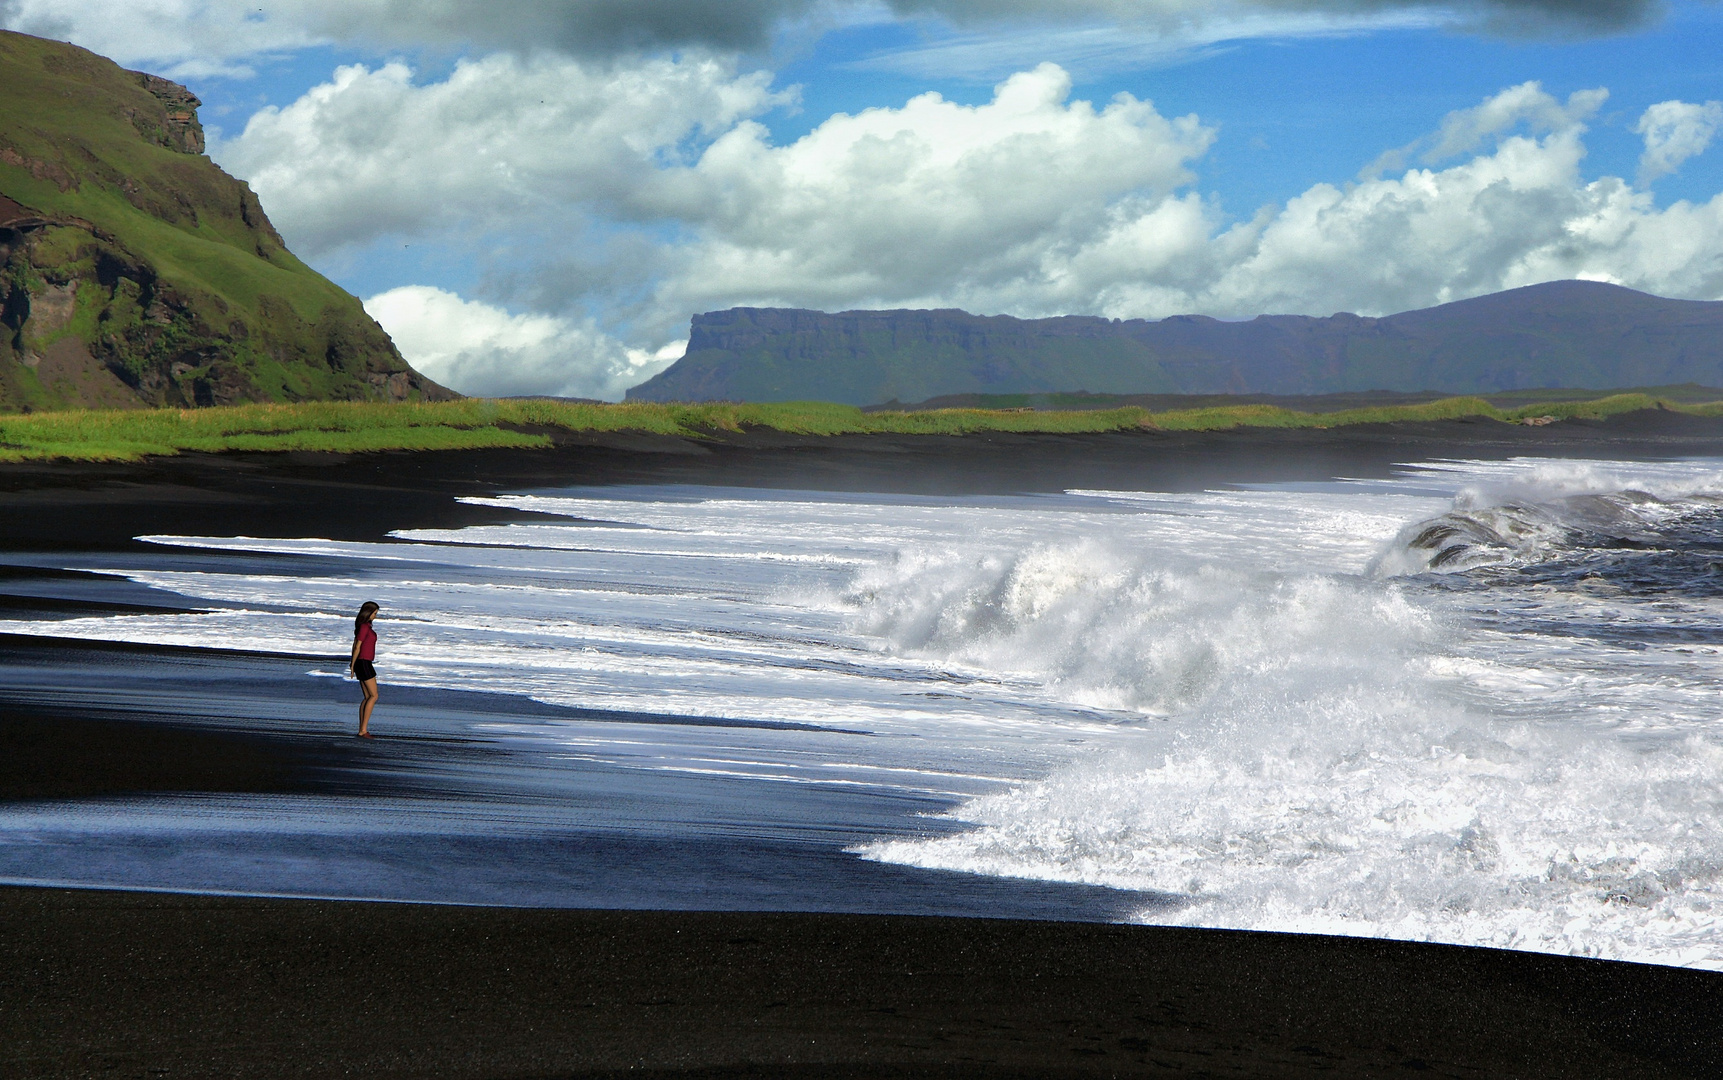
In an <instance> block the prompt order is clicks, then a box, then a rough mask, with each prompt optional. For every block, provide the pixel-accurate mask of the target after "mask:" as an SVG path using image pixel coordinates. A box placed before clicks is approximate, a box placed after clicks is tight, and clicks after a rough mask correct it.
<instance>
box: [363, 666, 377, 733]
mask: <svg viewBox="0 0 1723 1080" xmlns="http://www.w3.org/2000/svg"><path fill="white" fill-rule="evenodd" d="M359 689H360V690H362V691H364V693H365V696H364V697H363V698H360V699H359V734H360V735H362V736H364V737H365V738H367V739H369V738H370V737H371V733H370V732H369V731H367V730H366V729H367V728H369V727H370V726H371V709H372V708H373V707H375V706H376V704H377V680H376V679H366V680H365V681H364V682H362V683H360V684H359Z"/></svg>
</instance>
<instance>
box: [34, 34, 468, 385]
mask: <svg viewBox="0 0 1723 1080" xmlns="http://www.w3.org/2000/svg"><path fill="white" fill-rule="evenodd" d="M200 104H201V103H200V102H199V101H198V99H197V98H196V96H194V95H193V94H192V93H191V92H190V91H189V90H187V89H186V88H185V87H183V86H180V85H179V84H178V83H174V82H170V81H168V80H167V79H163V78H159V77H157V76H154V75H149V74H145V73H143V72H137V71H127V70H125V69H123V68H121V67H120V66H119V65H118V64H115V63H114V62H113V61H111V60H108V59H105V58H103V57H100V56H97V55H96V54H95V53H92V52H88V51H86V50H84V49H80V48H77V47H76V46H72V45H67V44H64V43H62V42H57V41H47V40H44V39H42V38H36V37H30V36H28V35H24V34H16V33H10V32H5V31H0V411H13V410H31V409H60V408H68V407H80V406H83V407H113V408H137V407H143V406H151V405H156V406H161V405H177V406H196V405H224V404H229V403H233V402H239V401H304V400H327V399H340V400H366V399H370V400H381V401H389V400H394V401H402V400H415V399H432V398H449V397H454V396H457V395H454V394H453V393H451V392H450V391H448V390H446V389H444V388H443V387H440V386H438V385H437V384H436V383H434V382H432V381H431V380H429V379H427V378H425V377H424V376H422V375H420V374H419V373H418V372H417V371H414V370H413V369H412V368H411V367H410V366H409V365H408V364H407V362H406V360H404V359H403V358H402V357H401V354H400V353H399V352H398V351H396V349H395V346H394V343H393V342H391V341H390V340H389V336H388V334H386V333H384V332H383V328H382V327H380V326H378V325H377V323H376V321H375V320H373V319H372V318H371V317H370V316H369V315H367V314H366V313H365V310H364V308H362V307H361V306H360V304H359V301H358V299H357V298H356V297H354V296H352V295H350V294H348V293H347V292H345V291H344V290H342V289H340V288H339V287H337V286H336V285H335V284H334V283H333V282H331V281H329V280H327V279H326V278H324V277H323V276H322V275H321V274H318V273H317V272H316V271H314V270H312V269H311V268H310V267H308V266H306V265H305V264H304V263H302V262H300V261H299V260H298V259H297V258H295V257H294V256H293V254H292V253H291V252H289V251H288V250H287V247H286V245H285V244H284V243H283V242H282V239H281V236H280V235H279V234H278V233H277V232H276V231H275V229H274V227H273V226H272V225H270V223H269V219H268V218H267V217H266V216H265V215H264V213H263V208H262V207H261V206H260V205H258V202H257V196H256V195H254V194H253V193H252V191H251V189H250V188H249V187H247V186H246V185H245V184H244V183H242V182H241V181H239V180H236V179H234V178H233V177H231V176H229V175H227V174H226V173H225V172H223V171H222V170H221V169H219V168H217V167H216V165H215V163H214V162H212V161H210V159H209V158H207V157H205V156H204V155H203V150H204V137H203V127H202V125H201V124H200V123H199V122H198V118H197V109H198V106H199V105H200Z"/></svg>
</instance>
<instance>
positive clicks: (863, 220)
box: [660, 64, 1214, 308]
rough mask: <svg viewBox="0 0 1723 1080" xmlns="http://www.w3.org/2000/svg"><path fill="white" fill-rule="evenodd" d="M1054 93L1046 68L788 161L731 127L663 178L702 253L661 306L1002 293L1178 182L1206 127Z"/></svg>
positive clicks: (688, 263)
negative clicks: (1124, 203) (732, 299)
mask: <svg viewBox="0 0 1723 1080" xmlns="http://www.w3.org/2000/svg"><path fill="white" fill-rule="evenodd" d="M1070 88H1071V87H1070V79H1069V77H1068V76H1067V75H1066V74H1065V72H1064V71H1062V70H1061V69H1059V68H1057V67H1055V66H1053V65H1051V64H1044V65H1042V66H1040V67H1038V68H1036V69H1035V70H1034V71H1030V72H1024V73H1020V74H1018V75H1014V76H1012V77H1011V78H1009V79H1007V80H1005V81H1004V82H1003V83H1001V84H1000V85H999V86H998V87H997V89H996V91H995V93H994V97H993V100H992V101H990V102H988V103H986V104H984V105H979V106H964V105H958V104H954V103H952V102H949V101H946V100H945V99H943V98H942V97H940V96H939V95H938V94H923V95H921V96H920V97H917V98H914V99H912V100H911V101H909V102H908V103H907V104H906V105H904V106H903V107H902V108H898V109H868V110H866V111H864V112H862V113H859V114H857V115H855V116H848V115H842V114H840V115H838V116H834V117H832V118H830V119H828V120H827V121H826V122H824V123H823V124H821V125H820V126H819V127H817V128H815V129H814V130H813V131H812V132H810V133H809V134H808V135H806V136H805V137H803V138H802V139H799V140H797V141H796V142H795V143H793V144H791V145H789V146H786V147H775V146H773V145H772V144H771V143H770V141H769V139H768V138H767V134H766V132H765V130H764V129H763V128H762V127H760V126H759V125H757V124H752V123H745V124H741V125H738V126H737V127H736V128H735V129H734V130H733V131H731V132H729V133H727V134H725V135H724V136H723V137H721V138H719V139H718V140H716V141H715V142H714V143H713V144H712V146H711V147H710V148H709V149H707V150H706V152H705V153H704V154H703V155H702V156H701V158H700V160H699V162H698V163H697V164H695V165H694V166H693V167H691V168H689V169H686V170H682V171H681V174H680V175H677V176H674V177H667V178H666V179H667V181H668V182H667V183H666V184H665V185H664V188H663V192H664V205H665V208H666V210H667V211H670V210H673V211H674V212H675V213H676V214H677V216H678V217H679V218H680V220H682V221H684V222H686V223H687V224H688V225H689V226H690V227H691V228H693V229H695V230H697V231H698V233H699V235H700V237H701V239H700V240H698V241H696V242H694V243H692V244H688V245H685V246H683V247H682V249H681V252H680V257H679V260H678V262H679V266H680V271H679V273H678V275H677V276H676V277H675V278H674V279H673V280H672V281H670V282H668V283H667V284H666V285H665V286H664V287H663V289H662V290H661V291H660V302H661V303H664V304H667V305H669V306H672V307H674V308H683V307H695V308H699V307H704V306H709V305H711V304H713V303H715V302H718V301H719V300H721V299H722V298H724V297H726V296H733V295H735V294H736V292H737V290H738V286H741V287H742V288H743V289H745V290H746V291H748V292H749V293H751V294H753V295H756V296H760V297H772V298H781V299H783V300H785V301H788V300H790V299H792V298H794V299H796V300H797V301H799V302H807V303H812V304H814V305H817V306H829V305H834V304H846V303H849V304H855V303H861V304H881V303H893V302H899V301H903V300H906V299H910V298H923V297H929V298H931V297H937V296H941V295H951V292H952V290H953V289H954V288H955V289H964V290H966V291H971V292H973V291H974V290H986V289H1006V290H1009V289H1011V288H1013V287H1014V285H1015V283H1016V282H1019V281H1021V280H1022V279H1023V278H1024V276H1025V275H1026V274H1027V275H1033V274H1035V273H1036V268H1037V267H1039V266H1041V265H1042V264H1043V263H1044V262H1045V260H1047V259H1049V258H1056V257H1057V256H1058V251H1059V248H1060V246H1061V245H1062V244H1063V243H1065V242H1067V241H1068V240H1070V239H1074V238H1076V237H1080V236H1082V235H1085V234H1088V233H1092V232H1093V231H1094V230H1096V229H1097V228H1099V227H1101V226H1102V225H1103V223H1104V222H1105V221H1106V220H1107V219H1108V217H1109V215H1111V214H1112V213H1114V212H1116V210H1117V207H1116V205H1115V203H1116V201H1117V200H1119V199H1121V198H1124V199H1128V200H1132V201H1133V202H1142V203H1149V204H1159V203H1160V202H1162V201H1164V200H1166V199H1168V198H1170V197H1171V196H1172V193H1173V192H1174V191H1175V190H1176V189H1178V188H1180V187H1182V186H1184V185H1186V184H1187V183H1189V182H1190V181H1191V180H1192V179H1193V175H1192V173H1191V172H1190V170H1189V168H1188V164H1189V162H1191V161H1192V160H1193V159H1195V158H1197V157H1200V156H1201V155H1202V154H1203V153H1204V152H1205V151H1206V150H1207V149H1208V147H1209V145H1210V143H1211V142H1212V141H1213V139H1214V131H1213V129H1210V128H1206V127H1204V126H1203V125H1202V124H1200V123H1199V122H1198V121H1197V119H1196V118H1195V117H1194V116H1186V117H1182V118H1178V119H1167V118H1165V117H1162V116H1161V115H1160V114H1159V113H1158V112H1157V111H1156V110H1155V108H1154V106H1153V105H1152V104H1150V103H1149V102H1146V101H1139V100H1137V99H1136V98H1134V97H1132V96H1130V95H1129V94H1120V95H1118V96H1117V97H1115V98H1114V99H1113V100H1112V101H1111V102H1109V103H1107V104H1106V105H1105V106H1104V107H1101V108H1096V107H1095V106H1094V105H1092V104H1091V103H1089V102H1087V101H1075V102H1070V101H1067V97H1068V95H1069V93H1070ZM744 282H745V283H746V285H745V286H744V285H742V283H744Z"/></svg>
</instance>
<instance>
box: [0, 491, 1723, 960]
mask: <svg viewBox="0 0 1723 1080" xmlns="http://www.w3.org/2000/svg"><path fill="white" fill-rule="evenodd" d="M1720 468H1723V463H1720V462H1717V461H1697V462H1687V463H1675V464H1668V465H1655V466H1651V465H1631V466H1630V465H1623V464H1611V463H1579V464H1571V463H1570V464H1557V463H1551V462H1540V461H1527V460H1521V461H1516V462H1508V463H1495V464H1491V463H1481V462H1449V463H1441V464H1434V465H1428V466H1423V467H1419V468H1416V469H1410V470H1408V471H1407V472H1406V473H1404V474H1403V475H1402V476H1401V477H1400V478H1398V479H1394V480H1389V481H1373V482H1342V483H1328V484H1314V485H1280V486H1269V487H1263V488H1259V489H1241V490H1233V491H1224V492H1208V493H1199V494H1186V495H1171V494H1164V495H1157V494H1145V493H1132V492H1101V491H1084V492H1070V493H1066V494H1065V495H1062V496H1045V497H1024V498H1010V499H985V500H983V499H933V498H925V499H924V498H897V497H891V498H887V497H872V496H835V495H813V494H808V495H793V494H792V495H785V494H782V493H777V494H770V495H767V494H762V493H759V492H744V491H733V490H720V489H697V488H684V489H665V488H640V489H616V488H610V489H602V490H598V489H594V490H584V491H583V490H570V491H562V492H546V493H537V494H523V495H514V496H506V497H499V498H495V499H488V500H475V501H478V502H482V503H486V504H489V505H495V506H499V507H506V508H510V509H514V510H527V511H532V512H536V513H538V514H542V515H544V516H545V517H544V522H543V523H542V524H511V525H490V526H481V527H473V528H466V529H455V530H415V531H411V532H402V533H399V534H397V535H396V537H395V538H394V540H393V541H392V542H389V543H381V544H360V543H334V542H331V541H327V540H320V539H316V538H307V539H302V540H255V539H246V538H209V537H168V536H160V537H152V538H150V539H151V540H152V541H154V543H155V545H156V546H157V549H158V550H159V551H160V552H161V554H160V555H159V556H151V557H142V556H139V557H130V556H128V557H127V559H126V560H119V559H117V557H114V556H103V557H101V559H94V558H91V559H85V560H84V561H82V562H80V561H78V558H76V557H72V556H66V557H64V559H63V565H64V566H66V567H68V568H75V569H92V570H102V571H106V572H109V573H116V574H121V575H124V576H125V577H127V578H129V579H131V580H132V581H133V582H136V583H138V584H141V585H146V586H150V587H152V588H155V589H159V590H165V591H168V592H171V593H175V594H179V595H180V596H183V597H191V598H193V599H195V600H196V601H198V602H200V603H202V604H205V605H207V606H208V607H209V608H210V610H209V611H208V612H207V613H202V614H163V615H152V614H128V615H123V616H122V615H116V616H97V617H84V618H77V619H66V620H59V621H55V622H52V623H40V624H18V625H12V626H9V627H8V629H12V630H15V631H16V630H20V629H21V630H24V631H27V632H29V631H31V630H32V628H34V632H42V633H53V634H57V635H62V636H65V635H72V636H82V637H89V638H98V639H110V640H125V641H143V642H155V643H163V644H193V645H195V644H200V643H207V642H208V641H209V640H210V639H211V638H212V637H215V638H218V639H219V640H220V641H221V642H222V643H223V644H224V645H227V646H229V647H239V648H254V649H264V650H270V651H294V652H304V653H308V654H319V653H322V654H327V653H330V652H334V651H337V650H338V648H339V647H340V645H341V644H342V640H343V635H344V634H345V633H346V632H347V631H346V629H345V628H346V627H347V626H349V625H350V622H349V620H350V619H351V615H350V609H351V608H352V607H353V606H354V604H353V599H354V598H355V597H357V596H359V595H360V594H361V593H363V594H364V595H365V596H369V597H374V598H376V599H378V600H379V601H380V602H381V603H382V604H383V607H384V612H385V616H386V617H387V616H393V621H388V622H385V623H384V624H381V625H383V626H384V628H385V631H386V633H385V639H384V641H385V646H386V650H385V656H386V659H384V660H380V666H381V667H383V669H384V671H385V673H386V678H385V681H386V682H387V681H389V680H391V679H392V680H394V681H396V682H397V683H405V684H409V685H420V686H439V687H448V688H454V689H462V690H489V691H503V692H508V693H524V694H528V695H531V696H532V697H534V698H536V699H538V700H540V701H542V702H546V703H550V704H556V705H571V706H581V707H587V708H603V709H608V710H614V711H615V712H617V713H620V714H628V713H642V714H644V713H648V712H650V713H652V714H654V715H662V714H680V715H685V716H688V717H704V718H714V719H726V718H727V719H730V720H737V721H749V722H758V721H769V722H777V723H788V724H800V725H809V726H810V730H805V731H793V732H791V731H785V732H781V733H778V734H774V735H773V736H772V737H771V738H770V739H753V740H752V741H736V742H733V743H731V744H723V743H716V744H711V745H708V746H706V747H705V748H704V749H703V750H702V751H701V752H700V753H699V754H694V753H688V752H681V753H679V754H678V755H665V754H661V753H659V752H658V750H657V749H655V748H656V747H658V746H659V745H660V742H661V740H662V736H660V735H656V734H654V731H653V729H652V728H650V727H649V726H647V725H644V724H642V725H637V726H633V727H630V726H629V725H627V724H626V722H625V720H624V722H621V723H620V725H619V726H618V727H616V728H605V729H604V730H603V731H597V730H590V731H589V730H582V729H580V728H579V727H578V726H574V727H567V726H565V727H560V728H559V727H555V726H551V725H514V726H510V727H508V729H507V730H506V731H503V732H501V735H502V736H506V737H508V738H512V739H516V740H521V741H523V745H524V744H527V743H530V744H531V745H533V746H540V747H542V753H544V754H555V753H562V754H568V755H576V756H581V757H583V758H584V759H589V760H599V759H602V760H605V761H607V762H610V763H612V764H617V765H620V766H625V767H640V768H652V769H665V768H669V769H674V770H681V771H683V772H685V773H686V774H687V775H689V776H696V775H698V776H707V777H711V776H723V777H729V778H738V779H742V780H746V781H749V782H758V783H762V784H767V783H770V784H783V783H786V782H791V783H798V784H828V785H863V786H866V787H867V788H868V789H869V790H874V791H882V792H888V791H902V792H905V793H911V792H913V793H916V794H917V796H918V797H924V798H932V799H935V800H943V805H947V806H949V807H950V809H949V810H948V811H947V813H946V817H947V818H948V819H949V820H948V821H946V822H944V823H942V825H941V827H940V828H938V829H935V830H933V831H932V833H931V835H929V834H927V833H926V832H925V831H924V830H921V829H918V828H912V827H907V826H906V827H904V828H901V829H895V830H885V831H883V832H881V833H880V834H878V835H877V836H876V838H875V839H873V840H871V841H869V842H865V843H861V844H858V845H855V846H854V848H853V850H854V851H856V852H857V853H858V854H860V855H862V856H863V857H865V858H867V859H871V860H879V861H884V862H889V863H896V864H900V865H907V866H913V867H920V868H928V869H939V870H959V871H967V872H971V873H979V874H985V875H994V876H997V877H1003V878H1021V879H1041V880H1048V881H1063V882H1081V883H1088V884H1094V885H1104V886H1110V887H1113V888H1118V889H1128V890H1141V891H1143V892H1144V893H1146V894H1158V895H1160V896H1163V897H1168V898H1170V899H1171V900H1172V901H1173V903H1171V904H1170V905H1169V904H1168V903H1164V902H1162V903H1154V904H1151V903H1150V902H1149V899H1148V898H1147V897H1145V899H1144V901H1143V903H1144V905H1145V907H1144V910H1143V911H1142V913H1141V916H1140V917H1142V918H1144V919H1146V920H1152V921H1162V922H1165V921H1174V922H1183V923H1190V924H1196V925H1210V926H1232V927H1246V928H1255V929H1279V930H1288V929H1290V930H1309V931H1324V932H1343V933H1354V934H1366V935H1375V936H1390V937H1404V938H1414V939H1428V940H1438V941H1450V942H1458V943H1467V944H1486V945H1497V946H1505V947H1510V948H1522V949H1536V950H1545V951H1555V952H1568V953H1577V954H1584V955H1597V956H1608V957H1619V958H1626V959H1638V960H1647V961H1655V962H1661V963H1676V964H1698V965H1703V966H1708V967H1723V927H1720V926H1719V925H1718V923H1717V913H1718V912H1723V908H1719V907H1717V906H1716V905H1719V904H1723V795H1719V791H1723V787H1720V785H1719V783H1718V781H1719V779H1720V777H1723V739H1720V735H1723V729H1719V728H1718V726H1717V723H1716V721H1715V715H1716V707H1715V697H1716V694H1715V686H1716V676H1717V673H1718V672H1717V665H1718V648H1719V646H1718V642H1719V631H1720V630H1723V576H1720V575H1719V574H1718V573H1717V570H1716V567H1717V566H1718V565H1719V560H1723V544H1720V542H1719V529H1718V526H1719V523H1720V522H1723V501H1719V494H1720V493H1723V472H1720V471H1719V469H1720ZM217 556H219V557H217ZM821 729H825V730H821ZM836 729H844V731H845V732H849V733H848V734H845V733H841V732H839V731H838V730H836ZM857 731H865V732H868V733H870V734H869V736H867V737H865V738H864V737H858V736H856V735H855V734H853V733H854V732H857ZM625 733H626V734H625ZM834 805H835V804H834ZM647 814H648V816H649V815H650V811H647ZM831 824H832V825H834V826H837V825H841V824H842V823H839V822H834V823H831ZM762 828H766V826H764V825H762ZM13 839H14V840H17V839H19V836H18V835H17V834H16V831H14V835H13Z"/></svg>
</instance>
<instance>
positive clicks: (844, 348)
mask: <svg viewBox="0 0 1723 1080" xmlns="http://www.w3.org/2000/svg"><path fill="white" fill-rule="evenodd" d="M1675 383H1701V384H1705V385H1711V386H1717V385H1723V301H1698V300H1667V299H1664V298H1661V297H1656V296H1651V295H1648V294H1646V293H1641V292H1636V291H1634V290H1632V289H1626V288H1622V287H1621V286H1618V285H1610V284H1606V283H1603V282H1595V281H1555V282H1548V283H1545V284H1541V285H1529V286H1526V287H1524V288H1519V289H1510V290H1508V291H1506V292H1500V293H1494V294H1491V295H1488V296H1480V297H1474V298H1472V299H1468V300H1458V301H1455V302H1453V303H1450V304H1443V305H1441V306H1439V307H1433V308H1424V309H1421V310H1417V311H1407V312H1402V313H1400V314H1398V315H1389V316H1386V317H1383V318H1366V317H1362V316H1358V315H1349V314H1337V315H1331V316H1328V317H1326V318H1319V317H1313V316H1306V315H1262V316H1258V317H1257V318H1255V319H1251V320H1249V321H1247V322H1223V321H1221V320H1218V319H1211V318H1207V317H1205V316H1201V315H1176V316H1173V317H1171V318H1166V319H1161V320H1158V321H1150V320H1144V319H1128V320H1117V319H1105V318H1098V317H1094V316H1084V315H1066V316H1060V317H1057V318H1050V319H1017V318H1012V317H1011V316H1007V315H991V316H983V315H970V314H968V313H967V312H963V311H957V310H936V311H846V312H841V313H838V314H826V313H824V312H818V311H804V310H799V309H786V308H732V309H730V310H728V311H715V312H708V313H706V314H703V315H696V316H694V318H693V322H692V325H691V327H690V333H689V340H688V350H687V353H686V354H685V355H684V356H683V358H682V359H681V360H679V361H677V362H676V363H675V364H673V365H671V366H670V367H669V368H668V369H666V370H665V371H663V372H661V373H659V374H658V375H657V376H655V377H653V378H652V379H649V380H648V381H646V382H645V383H642V384H641V385H639V386H637V387H635V388H634V389H632V390H630V391H629V392H628V398H629V399H630V400H634V401H720V400H729V401H796V400H823V401H837V402H843V403H846V404H851V405H875V404H879V403H881V402H884V401H890V400H894V399H895V400H897V401H904V402H915V401H923V400H926V399H928V398H932V397H938V396H943V395H953V394H1025V393H1028V394H1036V393H1060V392H1073V391H1087V392H1089V393H1094V394H1283V395H1304V394H1336V393H1350V392H1360V391H1369V390H1394V391H1440V392H1446V393H1454V394H1463V393H1488V392H1494V391H1504V390H1520V389H1529V388H1536V387H1587V388H1594V389H1609V388H1612V387H1621V386H1658V385H1669V384H1675Z"/></svg>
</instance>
